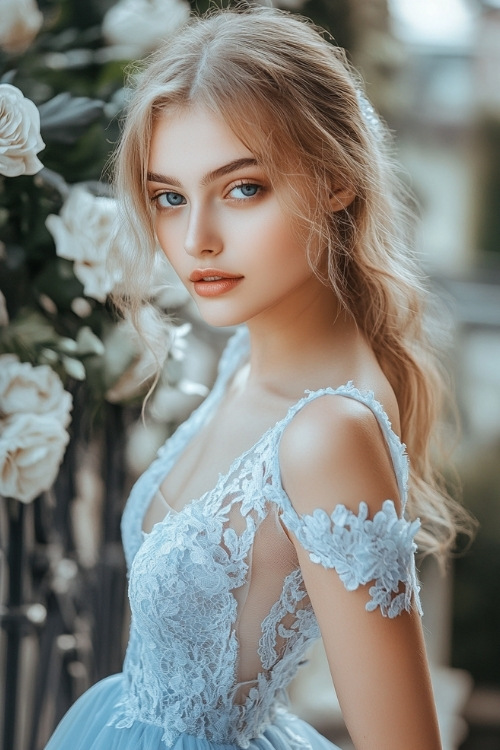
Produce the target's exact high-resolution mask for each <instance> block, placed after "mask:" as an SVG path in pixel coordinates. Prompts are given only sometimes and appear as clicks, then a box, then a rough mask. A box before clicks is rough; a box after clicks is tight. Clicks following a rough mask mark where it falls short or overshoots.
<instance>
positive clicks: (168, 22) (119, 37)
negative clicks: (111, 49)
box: [102, 0, 190, 58]
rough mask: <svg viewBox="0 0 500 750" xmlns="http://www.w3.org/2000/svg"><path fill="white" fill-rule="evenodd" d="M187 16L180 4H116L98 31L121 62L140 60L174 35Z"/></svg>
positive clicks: (178, 0)
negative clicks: (116, 49)
mask: <svg viewBox="0 0 500 750" xmlns="http://www.w3.org/2000/svg"><path fill="white" fill-rule="evenodd" d="M189 13H190V8H189V5H188V4H187V3H186V2H185V1H184V0H119V2H117V3H116V5H113V6H112V7H111V8H110V9H109V10H108V12H107V13H106V15H105V16H104V20H103V24H102V31H103V35H104V37H105V39H106V40H107V41H108V42H109V44H112V45H114V46H119V47H120V48H121V52H122V56H123V57H124V58H134V57H142V56H143V55H145V54H147V53H148V52H151V51H152V50H154V49H155V48H156V47H158V46H159V44H160V43H161V42H162V41H163V40H164V39H166V38H168V37H169V36H171V35H172V34H174V33H175V32H176V31H177V29H178V28H179V27H180V26H182V24H183V23H185V22H186V21H187V19H188V18H189Z"/></svg>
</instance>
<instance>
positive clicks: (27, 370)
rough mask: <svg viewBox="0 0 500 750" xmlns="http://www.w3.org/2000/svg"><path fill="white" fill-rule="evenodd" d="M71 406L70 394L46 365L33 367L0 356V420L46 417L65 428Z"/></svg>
mask: <svg viewBox="0 0 500 750" xmlns="http://www.w3.org/2000/svg"><path fill="white" fill-rule="evenodd" d="M71 404H72V399H71V394H69V393H68V392H67V391H65V390H64V388H63V385H62V383H61V380H60V378H59V376H58V375H57V373H55V372H54V370H52V368H50V367H49V366H48V365H40V366H38V367H33V366H32V365H30V364H29V362H19V361H18V360H17V358H16V357H13V356H12V355H11V354H3V355H1V356H0V418H4V417H11V416H14V415H16V414H23V413H24V414H26V413H29V414H45V415H50V416H52V417H54V419H57V421H58V422H60V424H61V425H62V426H63V427H67V426H68V424H69V422H70V416H69V415H70V411H71Z"/></svg>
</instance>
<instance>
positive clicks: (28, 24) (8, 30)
mask: <svg viewBox="0 0 500 750" xmlns="http://www.w3.org/2000/svg"><path fill="white" fill-rule="evenodd" d="M0 18H1V19H2V22H1V24H0V47H3V49H4V50H6V51H7V52H14V53H17V52H24V50H25V49H26V48H27V47H29V45H30V44H31V42H32V41H33V39H34V38H35V37H36V35H37V34H38V32H39V31H40V27H41V25H42V23H43V15H42V14H41V13H40V11H39V9H38V6H37V4H36V2H35V0H0Z"/></svg>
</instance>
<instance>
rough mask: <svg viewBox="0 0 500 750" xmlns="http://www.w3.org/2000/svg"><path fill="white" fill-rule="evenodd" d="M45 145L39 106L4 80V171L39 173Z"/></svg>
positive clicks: (0, 103) (0, 113)
mask: <svg viewBox="0 0 500 750" xmlns="http://www.w3.org/2000/svg"><path fill="white" fill-rule="evenodd" d="M43 148H45V143H44V142H43V141H42V138H41V136H40V115H39V113H38V109H37V108H36V107H35V105H34V104H33V102H32V101H30V100H29V99H26V97H25V96H24V95H23V93H22V92H21V91H19V89H18V88H16V87H15V86H11V85H10V83H1V84H0V174H3V175H5V176H6V177H18V176H19V175H21V174H36V173H37V172H39V171H40V170H41V169H42V167H43V164H42V162H41V161H40V160H39V159H38V157H37V153H38V152H39V151H41V150H42V149H43Z"/></svg>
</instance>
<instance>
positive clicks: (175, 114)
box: [148, 105, 254, 176]
mask: <svg viewBox="0 0 500 750" xmlns="http://www.w3.org/2000/svg"><path fill="white" fill-rule="evenodd" d="M252 157H254V154H253V153H252V151H251V150H250V149H249V148H248V147H247V146H246V145H245V144H244V143H243V142H242V141H241V140H240V139H239V138H238V136H237V135H236V134H235V133H234V132H233V130H232V129H231V128H230V127H229V125H228V124H227V123H226V121H225V120H224V118H223V117H222V116H220V115H217V114H215V113H214V112H212V111H210V110H208V109H207V108H205V107H202V106H196V105H193V106H190V107H183V108H182V109H175V110H173V111H171V110H169V111H167V112H164V113H162V114H160V115H159V116H158V117H157V118H156V119H155V121H154V123H153V132H152V139H151V144H150V150H149V162H148V170H149V171H151V172H165V171H166V172H165V173H168V174H171V173H174V172H175V173H176V174H177V176H179V175H182V174H186V175H194V174H196V173H200V174H205V173H206V172H209V171H211V170H213V169H216V168H217V167H220V166H221V165H222V164H225V163H228V162H231V161H234V160H236V159H243V158H252Z"/></svg>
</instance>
